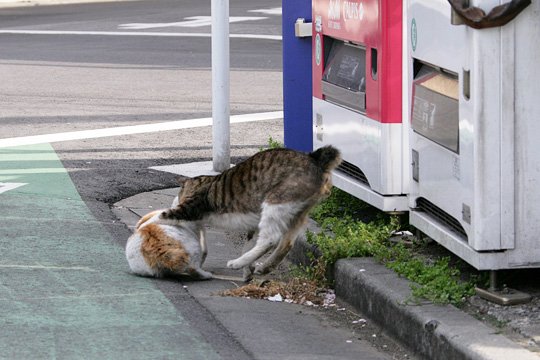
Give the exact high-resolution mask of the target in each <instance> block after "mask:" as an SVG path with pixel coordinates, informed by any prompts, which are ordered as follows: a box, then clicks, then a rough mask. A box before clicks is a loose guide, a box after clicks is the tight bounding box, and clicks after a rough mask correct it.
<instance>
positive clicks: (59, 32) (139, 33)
mask: <svg viewBox="0 0 540 360" xmlns="http://www.w3.org/2000/svg"><path fill="white" fill-rule="evenodd" d="M0 34H15V35H18V34H20V35H88V36H155V37H205V38H211V37H212V34H210V33H191V32H188V33H179V32H151V31H74V30H73V31H72V30H0ZM229 37H230V38H231V39H260V40H277V41H281V40H282V39H283V38H282V36H281V35H263V34H230V35H229Z"/></svg>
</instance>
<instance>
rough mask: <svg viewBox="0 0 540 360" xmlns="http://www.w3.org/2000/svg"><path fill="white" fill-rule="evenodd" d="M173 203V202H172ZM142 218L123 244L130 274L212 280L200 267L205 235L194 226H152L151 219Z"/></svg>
mask: <svg viewBox="0 0 540 360" xmlns="http://www.w3.org/2000/svg"><path fill="white" fill-rule="evenodd" d="M175 201H176V200H175ZM161 212H163V210H157V211H153V212H151V213H149V214H147V215H145V216H143V217H142V218H141V219H140V220H139V222H138V223H137V226H136V230H135V233H134V234H133V235H131V236H130V237H129V239H128V241H127V244H126V258H127V260H128V263H129V267H130V268H131V271H132V272H133V273H135V274H137V275H142V276H155V277H163V276H178V275H189V276H191V277H192V278H194V279H199V280H206V279H211V278H212V273H210V272H208V271H205V270H203V269H202V268H201V267H202V265H203V263H204V260H205V259H206V255H207V248H206V241H205V234H204V230H203V228H202V227H200V226H199V225H198V224H197V223H196V222H181V223H179V224H176V225H174V226H173V225H164V224H156V223H154V221H153V220H154V219H155V215H157V214H160V213H161Z"/></svg>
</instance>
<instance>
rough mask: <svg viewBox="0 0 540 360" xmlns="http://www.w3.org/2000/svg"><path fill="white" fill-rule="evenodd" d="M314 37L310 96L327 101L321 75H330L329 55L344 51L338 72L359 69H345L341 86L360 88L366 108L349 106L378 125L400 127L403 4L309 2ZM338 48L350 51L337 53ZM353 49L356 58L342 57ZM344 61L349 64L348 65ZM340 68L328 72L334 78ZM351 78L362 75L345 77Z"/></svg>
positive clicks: (348, 0) (342, 0)
mask: <svg viewBox="0 0 540 360" xmlns="http://www.w3.org/2000/svg"><path fill="white" fill-rule="evenodd" d="M313 34H314V36H313V96H314V97H316V98H319V99H323V100H325V99H326V95H324V94H323V88H322V87H323V85H324V81H323V79H324V78H325V72H326V73H327V74H328V72H330V71H329V66H330V62H331V61H332V59H333V57H335V56H336V54H339V53H343V54H342V59H341V64H340V66H341V68H343V67H347V66H349V67H355V66H361V67H364V69H360V70H362V71H356V72H355V71H352V72H351V71H344V72H347V73H348V75H347V76H348V77H349V79H347V80H348V81H345V86H347V85H354V86H356V85H359V86H360V88H359V89H356V90H359V91H360V92H362V93H365V100H364V97H362V98H361V100H360V102H362V101H365V104H362V105H360V107H359V108H356V107H355V106H352V108H353V109H356V110H359V111H360V112H362V113H364V114H365V116H367V117H368V118H370V119H373V120H376V121H379V122H381V123H401V118H402V113H401V87H402V83H401V73H402V63H401V53H402V2H401V1H390V0H379V1H377V0H313ZM343 44H345V46H346V47H347V48H353V50H343V49H337V47H343ZM333 47H334V49H332V48H333ZM354 48H358V51H360V52H361V56H358V57H355V56H349V55H348V54H346V53H347V52H348V51H349V52H350V51H354ZM334 50H335V51H334ZM334 53H335V54H334ZM348 58H350V59H352V60H351V61H350V62H348V61H347V59H348ZM358 58H360V61H358ZM355 59H356V60H355ZM339 70H340V69H339V68H338V69H332V71H331V72H333V75H334V76H339V74H336V73H337V72H339ZM349 70H350V69H349ZM351 74H354V75H355V76H358V77H360V76H363V80H362V78H357V79H350V76H351ZM341 80H343V79H341ZM342 82H343V81H342ZM362 90H363V91H362ZM351 101H355V100H354V99H351ZM348 107H351V106H348Z"/></svg>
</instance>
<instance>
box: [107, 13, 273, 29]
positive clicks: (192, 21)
mask: <svg viewBox="0 0 540 360" xmlns="http://www.w3.org/2000/svg"><path fill="white" fill-rule="evenodd" d="M264 19H268V18H267V17H262V16H230V17H229V23H236V22H241V21H256V20H264ZM184 20H187V21H180V22H172V23H131V24H120V25H118V28H119V29H133V30H143V29H157V28H165V27H201V26H211V25H212V17H211V16H190V17H186V18H184Z"/></svg>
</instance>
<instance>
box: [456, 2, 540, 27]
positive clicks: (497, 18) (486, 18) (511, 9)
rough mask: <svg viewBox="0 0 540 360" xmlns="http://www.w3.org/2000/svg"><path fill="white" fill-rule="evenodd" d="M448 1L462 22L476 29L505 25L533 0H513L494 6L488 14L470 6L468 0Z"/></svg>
mask: <svg viewBox="0 0 540 360" xmlns="http://www.w3.org/2000/svg"><path fill="white" fill-rule="evenodd" d="M448 2H449V3H450V6H452V11H454V12H455V13H457V14H458V16H459V17H460V21H461V23H463V24H465V25H467V26H470V27H472V28H474V29H486V28H492V27H497V26H504V25H506V24H508V23H509V22H510V21H512V20H513V19H514V18H515V17H516V16H518V15H519V13H521V12H522V11H523V9H525V8H526V7H527V6H529V5H530V4H531V0H512V1H510V2H507V3H506V4H502V5H499V6H496V7H494V8H493V9H492V10H491V11H490V12H489V13H488V14H487V15H486V13H485V12H484V10H482V9H480V8H478V7H474V6H471V7H469V6H468V3H469V2H468V1H467V0H448Z"/></svg>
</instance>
